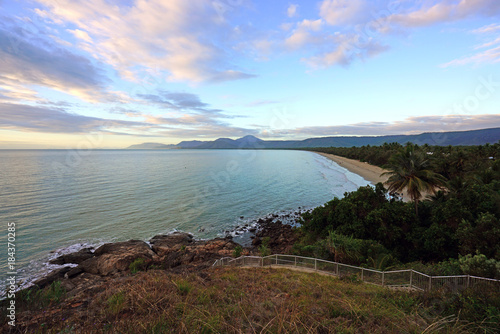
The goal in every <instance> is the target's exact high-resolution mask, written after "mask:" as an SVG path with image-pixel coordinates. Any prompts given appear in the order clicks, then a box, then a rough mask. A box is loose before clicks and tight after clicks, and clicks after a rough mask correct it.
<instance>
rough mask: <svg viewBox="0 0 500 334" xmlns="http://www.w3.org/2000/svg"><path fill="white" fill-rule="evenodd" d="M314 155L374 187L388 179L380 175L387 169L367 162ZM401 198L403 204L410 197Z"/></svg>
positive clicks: (405, 195)
mask: <svg viewBox="0 0 500 334" xmlns="http://www.w3.org/2000/svg"><path fill="white" fill-rule="evenodd" d="M315 153H317V154H320V155H322V156H324V157H325V158H327V159H330V160H332V161H333V162H335V163H337V164H338V165H339V166H340V167H344V168H345V169H347V170H348V171H350V172H351V173H354V174H358V175H359V176H361V177H362V178H363V179H365V180H366V181H368V182H370V183H371V184H373V185H376V184H377V183H379V182H382V183H385V182H386V181H387V179H388V178H389V177H388V176H385V175H384V176H381V174H382V173H384V172H387V169H383V168H380V167H378V166H374V165H370V164H369V163H367V162H361V161H359V160H354V159H349V158H344V157H341V156H338V155H334V154H328V153H322V152H315ZM425 196H426V195H425ZM425 196H424V197H425ZM401 197H402V199H403V201H404V202H409V201H410V197H409V196H408V194H407V192H406V191H404V192H403V194H402V196H401Z"/></svg>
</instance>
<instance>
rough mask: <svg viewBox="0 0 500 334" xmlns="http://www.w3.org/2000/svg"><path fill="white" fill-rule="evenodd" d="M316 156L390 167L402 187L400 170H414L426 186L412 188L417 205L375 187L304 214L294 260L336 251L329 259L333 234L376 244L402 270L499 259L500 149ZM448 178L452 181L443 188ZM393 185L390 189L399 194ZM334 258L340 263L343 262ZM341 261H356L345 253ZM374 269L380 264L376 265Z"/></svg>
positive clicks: (390, 149)
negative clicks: (475, 257)
mask: <svg viewBox="0 0 500 334" xmlns="http://www.w3.org/2000/svg"><path fill="white" fill-rule="evenodd" d="M313 150H315V151H320V152H325V153H333V154H338V155H342V156H345V157H348V158H354V159H358V160H361V161H367V162H370V163H373V164H377V165H380V166H382V167H385V168H387V167H390V166H391V165H392V167H393V169H392V170H393V172H394V173H395V174H392V175H396V176H397V177H396V178H395V179H397V178H400V180H399V181H401V182H399V181H398V182H399V184H400V185H401V184H403V183H404V182H403V179H405V180H406V179H409V177H410V176H411V175H410V174H411V173H409V174H408V175H407V174H404V173H403V170H405V171H411V170H412V169H413V171H414V172H415V173H414V174H415V175H417V176H418V175H420V178H421V180H420V181H418V180H417V181H415V186H416V188H417V189H416V190H415V192H414V195H413V196H412V197H413V199H414V202H413V203H410V202H403V201H400V200H398V199H397V198H396V197H393V196H391V194H390V191H388V190H386V189H385V188H384V186H383V185H382V184H377V185H376V186H375V187H371V186H367V187H360V188H359V189H358V190H357V191H354V192H349V193H346V194H344V197H343V198H342V199H339V198H334V199H333V200H331V201H330V202H328V203H326V204H324V205H323V206H320V207H317V208H316V209H314V210H312V211H311V212H308V213H305V214H303V215H302V220H301V225H302V227H301V233H302V237H301V240H300V242H299V243H298V244H297V245H296V246H295V247H294V252H295V253H296V254H303V255H306V254H307V255H308V256H318V255H320V257H322V258H327V257H331V252H325V251H324V248H325V247H326V246H325V245H326V244H325V243H326V240H327V238H328V236H329V233H331V232H333V233H335V234H336V235H343V236H348V237H352V238H353V239H364V240H373V241H374V242H377V243H379V244H381V245H382V246H384V247H385V248H386V249H387V250H388V254H390V255H391V256H392V257H393V259H395V260H397V261H401V262H403V263H407V262H412V261H424V262H432V263H436V262H439V261H448V259H450V258H451V259H455V260H457V261H458V258H459V255H461V256H466V255H467V254H475V253H476V251H479V252H480V253H481V254H484V256H486V258H487V259H496V260H500V160H499V159H500V156H499V152H500V142H499V143H496V144H493V145H483V146H458V147H452V146H446V147H442V146H429V145H423V146H418V145H413V144H408V145H406V146H402V145H400V144H395V143H391V144H384V145H382V146H364V147H351V148H334V147H331V148H320V149H313ZM417 167H418V168H417ZM404 175H406V176H404ZM444 178H446V179H448V180H449V181H448V182H447V183H446V184H443V181H444ZM395 179H393V181H395ZM424 181H425V182H424ZM405 182H406V181H405ZM397 184H398V183H397V182H396V185H397ZM396 185H395V186H392V187H391V186H389V189H390V190H392V191H396V190H397V189H400V187H398V186H396ZM407 185H408V184H407ZM438 185H439V186H441V187H443V189H442V190H439V191H437V192H436V193H435V194H433V195H432V196H429V197H427V198H424V199H421V198H420V197H419V194H420V195H421V194H422V190H425V189H427V191H429V189H434V190H435V189H436V188H435V186H438ZM396 188H397V189H396ZM430 192H431V193H432V191H430ZM416 208H417V209H416ZM349 251H350V252H351V253H352V250H349ZM337 253H338V254H337V257H338V256H340V255H342V253H340V252H339V251H337ZM342 256H343V257H344V258H345V260H346V261H353V259H352V256H348V254H343V255H342ZM333 257H335V256H333ZM381 258H383V257H381ZM363 260H364V259H363ZM371 262H372V265H375V266H376V265H378V264H377V263H378V262H377V260H376V259H374V258H372V261H371ZM366 264H368V263H367V262H366ZM451 268H455V265H451V267H450V270H451ZM453 270H454V269H453Z"/></svg>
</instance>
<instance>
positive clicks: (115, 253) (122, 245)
mask: <svg viewBox="0 0 500 334" xmlns="http://www.w3.org/2000/svg"><path fill="white" fill-rule="evenodd" d="M94 254H95V256H94V257H92V258H90V259H87V260H85V261H83V262H82V263H80V265H79V268H80V269H82V270H83V271H85V272H87V273H91V274H95V275H102V276H106V275H110V274H114V273H116V272H120V271H125V270H128V267H129V265H130V264H131V263H132V262H133V261H135V260H136V259H138V258H142V259H144V260H146V261H151V260H152V259H153V258H155V257H156V254H155V253H154V252H153V251H152V250H151V248H149V245H148V244H147V243H145V242H144V241H140V240H129V241H125V242H116V243H111V244H104V245H102V246H101V247H99V248H98V249H96V251H95V252H94Z"/></svg>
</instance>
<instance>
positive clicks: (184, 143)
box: [177, 140, 207, 148]
mask: <svg viewBox="0 0 500 334" xmlns="http://www.w3.org/2000/svg"><path fill="white" fill-rule="evenodd" d="M204 143H207V142H206V141H199V140H191V141H181V142H180V143H179V144H177V147H178V148H195V147H198V146H200V145H202V144H204Z"/></svg>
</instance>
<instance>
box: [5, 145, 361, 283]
mask: <svg viewBox="0 0 500 334" xmlns="http://www.w3.org/2000/svg"><path fill="white" fill-rule="evenodd" d="M0 182H1V188H0V222H1V224H2V226H3V229H4V232H3V233H1V234H0V235H3V237H2V240H1V242H0V245H1V249H2V252H4V253H5V254H2V255H1V256H0V269H1V271H2V273H6V272H7V245H6V243H7V223H9V222H15V224H16V227H17V230H16V248H17V249H16V265H17V269H18V272H19V276H18V278H19V279H27V278H30V277H31V278H33V277H35V276H39V275H41V274H43V273H44V272H46V271H48V270H51V269H53V266H49V265H47V263H46V262H47V260H48V259H49V258H52V257H55V256H56V255H58V254H60V253H64V252H71V251H75V250H77V249H79V248H82V247H84V246H86V245H98V244H101V243H103V242H109V241H120V240H128V239H132V238H133V239H143V240H147V239H149V238H150V237H152V236H154V235H157V234H160V233H168V232H171V231H173V230H181V231H186V232H191V233H193V234H194V235H195V236H196V237H197V238H212V237H216V236H221V235H223V234H224V231H225V230H228V229H232V228H234V227H235V226H236V225H239V224H241V223H242V219H241V218H240V217H241V216H243V217H244V221H251V220H252V219H257V218H259V217H262V216H265V215H267V214H270V213H277V212H283V211H291V210H296V209H297V208H298V207H303V208H312V207H315V206H318V205H321V204H323V203H325V202H327V201H329V200H331V199H332V198H333V197H334V196H337V197H342V196H343V194H344V192H346V191H353V190H355V189H357V188H358V187H359V186H361V185H366V184H368V182H367V181H365V180H364V179H362V178H361V177H360V176H358V175H355V174H352V173H350V172H348V171H346V170H345V169H344V168H342V167H340V166H338V165H337V164H335V163H334V162H332V161H330V160H328V159H326V158H324V157H322V156H320V155H318V154H315V153H311V152H302V151H274V150H273V151H253V150H241V151H240V150H146V151H144V150H137V151H130V150H96V151H92V152H86V153H85V154H84V155H82V154H76V152H75V151H65V150H19V151H17V150H3V151H2V150H0ZM202 230H203V232H200V231H202ZM51 251H52V253H51ZM53 251H56V252H55V253H54V252H53ZM4 282H5V280H2V283H4Z"/></svg>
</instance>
